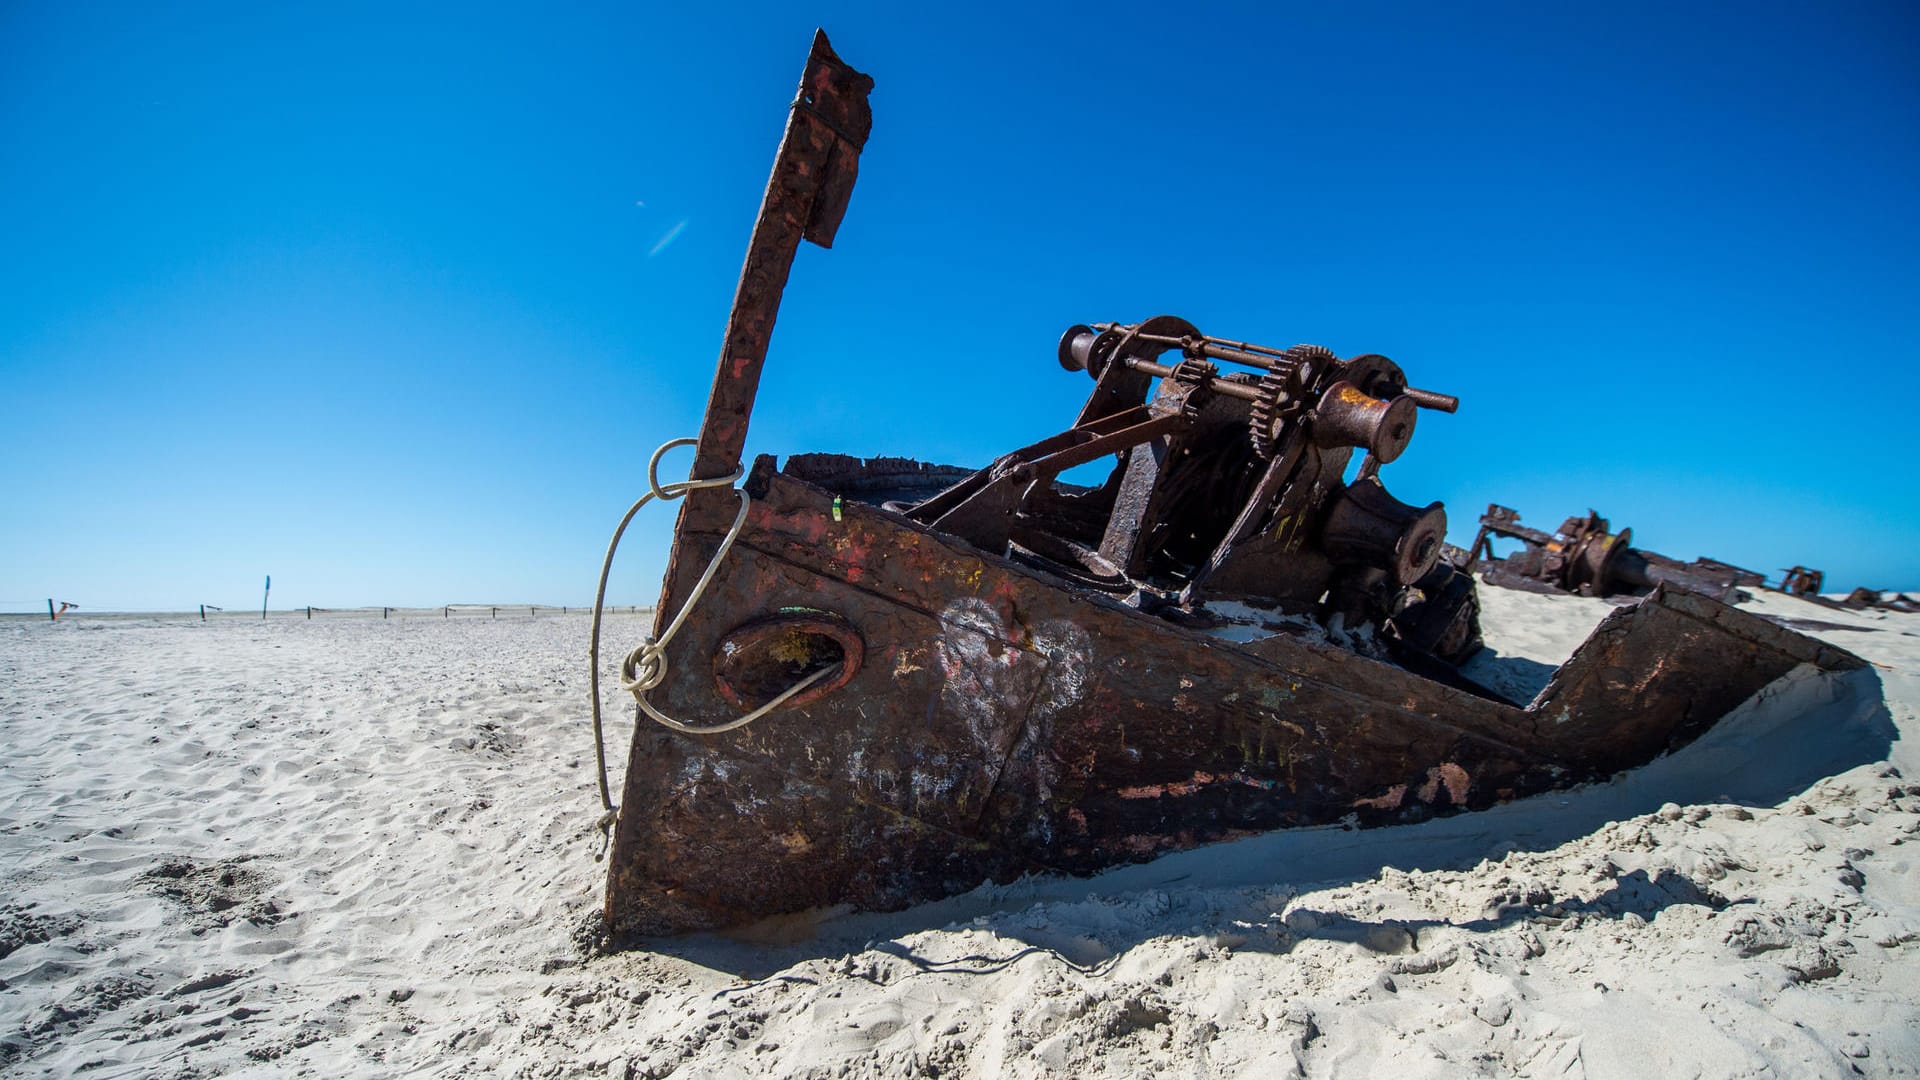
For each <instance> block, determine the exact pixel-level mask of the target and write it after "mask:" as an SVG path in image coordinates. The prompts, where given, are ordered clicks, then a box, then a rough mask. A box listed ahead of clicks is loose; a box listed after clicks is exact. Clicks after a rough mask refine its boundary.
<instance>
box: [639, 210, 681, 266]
mask: <svg viewBox="0 0 1920 1080" xmlns="http://www.w3.org/2000/svg"><path fill="white" fill-rule="evenodd" d="M686 227H687V219H686V218H681V219H680V220H679V222H677V223H676V224H675V225H674V226H673V228H671V229H668V230H667V235H665V236H663V237H661V238H660V242H659V243H657V244H655V245H653V250H652V251H649V252H647V258H649V259H651V258H653V257H654V256H655V255H658V254H660V253H661V252H663V251H665V250H667V245H668V244H671V243H673V242H674V241H675V240H678V239H679V238H680V233H681V232H682V231H683V230H685V229H686Z"/></svg>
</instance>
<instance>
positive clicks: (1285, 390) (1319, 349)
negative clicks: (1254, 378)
mask: <svg viewBox="0 0 1920 1080" xmlns="http://www.w3.org/2000/svg"><path fill="white" fill-rule="evenodd" d="M1338 362H1339V357H1337V356H1335V355H1333V352H1332V350H1330V349H1328V348H1326V347H1325V346H1322V345H1295V346H1294V347H1293V348H1291V349H1288V350H1287V351H1286V352H1284V353H1282V354H1281V355H1280V358H1279V359H1278V360H1276V361H1274V364H1273V366H1272V367H1270V368H1268V369H1267V370H1266V371H1263V372H1261V373H1260V381H1259V382H1258V384H1257V386H1258V387H1259V391H1260V396H1259V397H1257V398H1255V399H1254V401H1253V406H1252V417H1251V419H1250V423H1249V426H1250V428H1251V431H1252V434H1253V452H1254V453H1255V454H1258V455H1259V456H1260V458H1261V459H1262V460H1266V461H1271V460H1272V459H1273V455H1274V454H1275V453H1277V452H1278V451H1279V449H1280V444H1279V441H1278V436H1279V430H1280V422H1281V420H1283V419H1285V418H1286V417H1287V416H1288V415H1290V414H1291V413H1293V412H1295V411H1296V410H1297V409H1298V408H1299V406H1300V404H1301V401H1302V400H1303V399H1304V398H1305V397H1306V393H1307V389H1308V388H1309V387H1311V386H1312V385H1313V384H1314V381H1315V380H1316V379H1318V378H1319V377H1320V375H1321V373H1322V372H1326V371H1330V370H1332V369H1333V365H1334V364H1336V363H1338Z"/></svg>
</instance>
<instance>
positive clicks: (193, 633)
mask: <svg viewBox="0 0 1920 1080" xmlns="http://www.w3.org/2000/svg"><path fill="white" fill-rule="evenodd" d="M1483 595H1484V597H1485V599H1486V606H1487V610H1488V613H1489V614H1488V619H1489V622H1490V623H1494V622H1496V621H1500V622H1499V625H1500V626H1501V627H1503V628H1504V629H1500V630H1497V631H1496V632H1495V633H1494V634H1492V635H1490V636H1491V639H1492V644H1493V646H1494V648H1495V649H1496V650H1497V655H1496V656H1494V657H1490V658H1488V659H1487V660H1485V661H1483V662H1482V663H1481V665H1480V666H1479V668H1478V670H1479V672H1480V673H1481V674H1482V675H1483V677H1488V678H1493V679H1496V680H1500V679H1504V680H1507V681H1508V682H1509V683H1510V684H1511V685H1513V686H1516V687H1517V686H1524V685H1531V684H1533V683H1530V680H1538V679H1539V673H1540V671H1541V669H1542V668H1543V666H1550V665H1551V664H1553V663H1557V662H1558V661H1559V660H1560V659H1561V658H1562V657H1563V656H1564V655H1565V653H1566V652H1567V651H1568V650H1570V649H1571V648H1572V647H1573V646H1574V645H1576V644H1577V643H1578V642H1579V640H1580V639H1581V638H1582V637H1583V636H1584V634H1585V632H1586V629H1587V628H1588V627H1589V626H1591V625H1592V623H1593V622H1594V621H1595V620H1597V619H1598V618H1599V617H1600V616H1601V615H1603V614H1604V613H1605V611H1606V610H1607V605H1605V604H1602V603H1599V602H1594V601H1583V600H1578V599H1575V598H1565V597H1539V596H1532V595H1526V594H1520V593H1513V592H1506V591H1503V590H1498V589H1486V590H1484V593H1483ZM1754 606H1755V608H1757V609H1758V610H1762V611H1766V612H1769V613H1772V614H1776V615H1782V616H1785V617H1792V618H1809V619H1818V620H1822V621H1828V622H1833V623H1841V624H1845V625H1848V626H1857V627H1862V628H1868V627H1870V628H1871V629H1870V630H1869V629H1861V630H1851V631H1822V636H1825V637H1828V638H1829V639H1830V640H1833V641H1835V642H1836V643H1838V644H1841V645H1843V646H1845V647H1847V648H1850V649H1853V650H1855V651H1856V652H1858V653H1860V654H1861V655H1863V656H1866V657H1868V658H1870V659H1872V660H1874V661H1875V662H1876V663H1877V665H1881V666H1877V667H1876V668H1874V669H1873V670H1871V671H1868V672H1862V673H1856V674H1854V675H1851V676H1847V677H1841V678H1832V677H1822V676H1815V675H1811V674H1807V673H1804V672H1803V673H1799V674H1796V675H1793V676H1789V677H1788V678H1786V679H1783V680H1782V681H1781V682H1780V683H1778V684H1776V685H1775V686H1773V687H1771V688H1769V689H1768V691H1766V692H1765V693H1763V694H1762V695H1760V696H1759V697H1758V698H1756V700H1755V701H1753V702H1750V703H1749V704H1748V705H1747V706H1746V707H1744V708H1743V709H1742V710H1741V711H1740V712H1739V713H1738V714H1737V715H1735V716H1734V717H1731V718H1729V719H1728V720H1727V721H1725V722H1723V723H1722V724H1721V725H1720V726H1719V727H1717V728H1716V729H1715V730H1714V731H1712V732H1711V733H1709V735H1708V736H1707V737H1705V738H1703V739H1702V740H1700V741H1699V742H1697V743H1695V744H1694V745H1692V746H1691V747H1688V748H1687V749H1686V750H1684V751H1682V752H1680V753H1678V754H1675V755H1672V756H1670V757H1668V758H1665V759H1662V760H1661V761H1659V762H1656V763H1654V764H1653V765H1651V766H1649V767H1647V768H1644V769H1640V770H1637V771H1635V772H1633V773H1630V774H1627V775H1625V776H1623V777H1620V778H1617V779H1616V780H1615V781H1614V782H1613V783H1610V784H1606V785H1600V786H1596V787H1590V788H1586V789H1582V790H1579V791H1574V792H1567V793H1561V794H1557V795H1550V796H1546V797H1542V798H1538V799H1532V800H1528V801H1525V802H1521V803H1515V804H1512V805H1509V806H1505V807H1500V808H1497V809H1495V810H1493V811H1489V812H1486V813H1482V814H1474V815H1464V816H1459V817H1453V818H1448V819H1444V820H1439V821H1434V822H1429V823H1426V824H1424V825H1420V826H1414V827H1407V828H1396V829H1381V830H1371V831H1346V830H1341V829H1337V828H1333V829H1312V830H1295V831H1291V832H1284V833H1276V834H1272V835H1269V836H1265V837H1259V838H1255V839H1253V840H1248V841H1244V842H1241V843H1236V844H1230V845H1221V846H1216V847H1212V848H1207V849H1202V850H1199V851H1193V852H1187V853H1183V854H1180V855H1175V856H1171V857H1168V858H1164V859H1161V860H1159V861H1157V862H1154V863H1150V864H1145V865H1141V866H1135V867H1128V868H1124V869H1122V870H1118V871H1115V872H1112V873H1109V874H1106V875H1104V876H1102V877H1099V878H1095V879H1091V880H1077V879H1046V880H1029V881H1023V882H1020V883H1017V884H1015V885H1012V886H1008V887H1003V888H987V889H982V890H978V891H976V892H975V893H972V894H969V895H967V896H964V897H960V898H957V899H954V900H951V901H947V902H944V903H940V904H934V905H929V906H927V907H922V908H916V909H913V910H910V911H907V912H902V913H897V914H892V915H860V916H847V917H843V918H839V919H835V920H831V921H828V922H826V923H824V924H822V925H820V926H819V927H817V928H812V929H813V930H814V933H813V934H812V936H810V937H809V936H807V931H808V929H809V928H806V927H783V928H782V927H776V928H766V932H765V938H764V939H765V940H779V941H783V942H785V943H783V944H765V943H762V944H755V943H753V942H749V941H743V940H738V939H728V938H721V937H692V938H685V939H677V940H673V941H669V942H664V943H661V945H660V946H659V948H658V950H657V951H654V952H635V953H627V954H623V955H619V956H613V957H602V958H594V959H587V958H585V957H584V956H583V954H582V952H581V950H580V947H579V945H578V944H577V943H576V942H577V940H578V939H579V937H580V931H581V930H582V928H583V927H584V926H586V925H588V923H589V922H590V920H591V917H592V914H593V912H594V911H595V910H596V908H597V904H598V899H599V894H600V874H601V869H602V867H601V864H597V863H595V862H594V861H593V853H594V851H595V850H596V849H597V847H598V834H597V833H596V832H595V830H594V827H593V822H594V820H595V818H596V817H597V816H598V809H599V807H598V802H597V799H596V798H595V796H594V792H593V780H592V752H591V746H590V741H589V739H588V736H587V731H586V724H585V719H584V712H585V710H584V700H583V698H584V684H585V676H584V671H583V660H582V657H583V656H584V652H585V638H586V622H585V620H584V619H583V618H580V617H578V616H571V617H561V616H543V617H541V618H537V619H530V618H525V617H521V618H517V619H511V620H509V619H504V618H503V619H501V620H499V621H497V622H495V621H490V620H469V621H460V620H451V621H446V620H435V619H419V620H390V621H382V620H379V619H367V620H358V621H319V620H316V621H314V622H312V623H308V622H305V621H304V620H300V621H274V622H268V623H264V624H263V623H259V622H251V621H247V620H229V621H224V622H223V621H215V622H212V623H207V624H202V623H200V622H199V621H198V620H197V619H194V620H191V621H189V620H184V619H183V620H164V619H144V620H143V619H120V620H114V619H92V620H89V619H86V618H77V619H72V620H70V621H64V620H63V621H62V622H60V623H58V624H50V623H45V622H34V621H31V620H0V747H3V749H0V755H3V756H0V763H3V764H0V953H3V954H4V955H0V980H3V981H4V987H3V988H0V1071H10V1072H12V1073H14V1074H18V1075H23V1076H38V1075H69V1074H75V1073H81V1074H82V1075H85V1076H89V1077H119V1076H197V1075H214V1074H241V1075H246V1074H254V1075H282V1074H307V1075H316V1076H341V1075H356V1076H365V1075H383V1074H425V1075H445V1074H474V1075H489V1074H505V1075H528V1076H574V1075H592V1076H613V1077H628V1076H665V1075H668V1074H674V1075H678V1076H684V1077H696V1076H728V1075H744V1074H763V1073H764V1074H780V1075H798V1076H820V1077H828V1076H848V1077H896V1076H909V1075H927V1076H931V1075H939V1076H953V1077H998V1076H1009V1077H1027V1076H1036V1077H1037V1076H1086V1075H1112V1076H1161V1075H1168V1076H1176V1075H1177V1076H1231V1075H1246V1076H1260V1077H1272V1076H1290V1075H1302V1074H1305V1075H1311V1076H1375V1075H1391V1076H1395V1077H1424V1076H1476V1075H1496V1076H1506V1075H1512V1076H1562V1075H1565V1076H1596V1077H1632V1078H1636V1080H1637V1078H1644V1077H1654V1076H1783V1077H1784V1076H1849V1075H1856V1074H1864V1075H1867V1076H1892V1075H1911V1074H1914V1073H1915V1072H1916V1071H1920V944H1916V942H1920V875H1916V873H1915V870H1914V867H1913V862H1914V854H1915V853H1916V852H1920V754H1917V753H1916V752H1915V749H1914V739H1915V737H1916V736H1917V735H1920V720H1917V719H1916V705H1920V682H1916V676H1915V672H1916V671H1917V670H1920V669H1917V668H1916V666H1915V661H1916V659H1917V658H1920V616H1907V615H1893V614H1878V613H1876V614H1872V615H1851V614H1841V613H1836V612H1832V611H1830V610H1828V609H1825V608H1820V607H1816V606H1814V605H1810V604H1806V603H1802V602H1799V601H1794V600H1790V599H1786V598H1783V597H1777V596H1768V597H1765V598H1763V599H1762V600H1760V601H1758V602H1757V603H1756V604H1755V605H1754ZM640 626H641V624H640V621H639V620H637V619H634V618H632V617H626V618H624V619H623V620H621V621H618V622H616V624H615V627H614V629H613V631H612V635H611V643H612V645H614V646H618V647H619V648H614V647H610V648H609V649H608V650H607V651H608V652H609V653H610V654H613V655H618V652H619V649H621V648H624V647H625V645H626V644H630V643H631V641H632V640H634V639H635V637H636V636H637V634H638V633H639V632H640ZM609 700H610V701H612V700H614V698H613V695H610V696H609ZM614 715H616V716H618V717H620V718H622V719H621V720H620V721H619V722H618V723H617V724H616V732H617V740H616V741H617V742H618V743H619V747H618V751H617V753H616V755H615V756H616V758H619V759H623V758H624V755H625V742H626V736H627V733H628V731H629V730H630V728H629V727H628V724H629V723H630V721H629V720H627V719H626V718H628V717H630V716H631V715H632V710H631V709H630V708H619V707H616V709H615V713H614ZM1903 772H1904V773H1905V777H1903V776H1902V775H1901V774H1902V773H1903ZM83 1070H84V1072H83Z"/></svg>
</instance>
